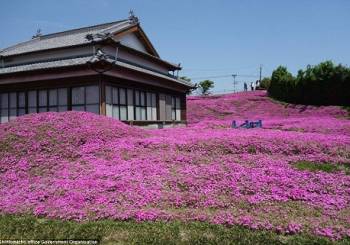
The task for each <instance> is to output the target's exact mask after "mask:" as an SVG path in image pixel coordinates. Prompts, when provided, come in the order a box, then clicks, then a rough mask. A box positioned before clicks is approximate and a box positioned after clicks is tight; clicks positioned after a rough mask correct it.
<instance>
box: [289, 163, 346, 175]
mask: <svg viewBox="0 0 350 245" xmlns="http://www.w3.org/2000/svg"><path fill="white" fill-rule="evenodd" d="M293 165H294V167H295V168H297V169H299V170H309V171H312V172H316V171H323V172H327V173H335V172H339V171H345V173H346V174H350V164H349V163H346V164H345V163H344V164H335V163H317V162H310V161H298V162H296V163H294V164H293Z"/></svg>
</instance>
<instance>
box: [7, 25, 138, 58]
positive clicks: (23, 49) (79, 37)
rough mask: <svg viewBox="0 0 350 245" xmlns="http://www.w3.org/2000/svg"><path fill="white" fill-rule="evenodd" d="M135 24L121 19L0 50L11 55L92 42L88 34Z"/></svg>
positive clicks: (49, 35) (117, 30) (116, 29)
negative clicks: (87, 37)
mask: <svg viewBox="0 0 350 245" xmlns="http://www.w3.org/2000/svg"><path fill="white" fill-rule="evenodd" d="M133 25H135V23H134V22H132V21H130V20H121V21H115V22H111V23H105V24H101V25H96V26H89V27H84V28H79V29H74V30H69V31H64V32H58V33H53V34H48V35H42V36H39V37H36V38H33V39H31V40H29V41H26V42H22V43H19V44H16V45H14V46H11V47H8V48H5V49H2V50H0V56H10V55H17V54H23V53H28V52H34V51H40V50H47V49H54V48H61V47H69V46H74V45H80V44H85V43H89V42H90V41H89V40H88V39H86V35H87V34H97V33H101V34H105V33H112V32H113V33H114V32H119V31H121V30H124V29H126V28H128V27H130V26H133Z"/></svg>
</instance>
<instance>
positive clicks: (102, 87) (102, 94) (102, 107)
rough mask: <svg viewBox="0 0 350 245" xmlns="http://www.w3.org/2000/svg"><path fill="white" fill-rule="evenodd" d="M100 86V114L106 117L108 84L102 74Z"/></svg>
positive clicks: (100, 75)
mask: <svg viewBox="0 0 350 245" xmlns="http://www.w3.org/2000/svg"><path fill="white" fill-rule="evenodd" d="M98 86H99V89H100V114H101V115H106V84H105V81H104V76H103V75H102V74H99V84H98Z"/></svg>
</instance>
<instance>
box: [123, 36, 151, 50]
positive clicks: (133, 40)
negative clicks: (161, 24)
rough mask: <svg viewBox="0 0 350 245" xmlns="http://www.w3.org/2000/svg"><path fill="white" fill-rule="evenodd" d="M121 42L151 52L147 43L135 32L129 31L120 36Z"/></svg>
mask: <svg viewBox="0 0 350 245" xmlns="http://www.w3.org/2000/svg"><path fill="white" fill-rule="evenodd" d="M120 43H121V44H123V45H125V46H128V47H130V48H133V49H136V50H138V51H141V52H144V53H149V52H148V51H147V47H146V46H145V44H144V43H143V42H142V41H141V40H140V39H139V38H138V37H137V36H136V34H135V33H128V34H126V35H124V36H122V37H120Z"/></svg>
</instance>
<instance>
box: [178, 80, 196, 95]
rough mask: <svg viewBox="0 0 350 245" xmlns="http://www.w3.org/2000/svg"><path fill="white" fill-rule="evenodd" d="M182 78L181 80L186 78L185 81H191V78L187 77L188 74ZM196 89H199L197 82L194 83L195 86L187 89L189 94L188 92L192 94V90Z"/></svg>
mask: <svg viewBox="0 0 350 245" xmlns="http://www.w3.org/2000/svg"><path fill="white" fill-rule="evenodd" d="M180 79H181V80H184V81H186V82H191V78H189V77H186V76H182V77H180ZM196 89H197V84H194V86H193V88H190V89H189V90H188V91H187V94H188V95H190V94H192V92H193V91H194V90H196Z"/></svg>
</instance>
